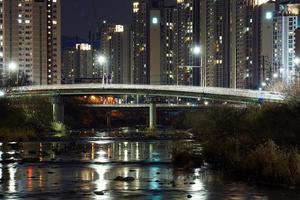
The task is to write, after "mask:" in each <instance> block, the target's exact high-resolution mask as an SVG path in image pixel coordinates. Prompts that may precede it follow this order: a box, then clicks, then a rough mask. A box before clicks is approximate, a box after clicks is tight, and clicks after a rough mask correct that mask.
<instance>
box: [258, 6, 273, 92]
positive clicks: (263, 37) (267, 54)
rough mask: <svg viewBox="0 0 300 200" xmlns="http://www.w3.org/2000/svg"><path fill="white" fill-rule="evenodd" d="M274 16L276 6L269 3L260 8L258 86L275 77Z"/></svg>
mask: <svg viewBox="0 0 300 200" xmlns="http://www.w3.org/2000/svg"><path fill="white" fill-rule="evenodd" d="M275 16H276V4H275V2H274V1H269V2H266V3H264V4H262V5H261V6H260V54H259V60H260V68H259V83H260V86H263V85H265V84H267V83H268V82H270V81H272V79H273V78H275V77H276V76H277V75H276V74H274V73H275V69H274V66H273V50H274V49H273V47H274V41H273V40H274V20H273V19H274V17H275Z"/></svg>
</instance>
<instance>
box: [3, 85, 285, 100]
mask: <svg viewBox="0 0 300 200" xmlns="http://www.w3.org/2000/svg"><path fill="white" fill-rule="evenodd" d="M78 95H145V96H149V97H181V98H203V99H215V100H224V101H234V102H241V103H243V102H245V103H247V102H261V101H267V102H281V101H283V100H284V99H285V95H284V94H282V93H278V92H270V91H257V90H244V89H231V88H215V87H197V86H169V85H168V86H167V85H129V84H70V85H43V86H26V87H15V88H11V89H9V90H7V91H5V96H7V97H22V96H52V97H55V96H78Z"/></svg>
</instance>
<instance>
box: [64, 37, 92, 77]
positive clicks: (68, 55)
mask: <svg viewBox="0 0 300 200" xmlns="http://www.w3.org/2000/svg"><path fill="white" fill-rule="evenodd" d="M62 71H63V81H64V83H74V82H82V80H83V79H91V78H93V50H92V47H91V45H89V44H85V43H80V44H76V45H75V47H74V48H68V49H66V50H64V52H63V70H62Z"/></svg>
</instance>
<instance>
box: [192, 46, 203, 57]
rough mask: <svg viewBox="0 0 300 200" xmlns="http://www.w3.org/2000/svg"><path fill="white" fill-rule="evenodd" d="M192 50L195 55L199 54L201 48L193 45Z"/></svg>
mask: <svg viewBox="0 0 300 200" xmlns="http://www.w3.org/2000/svg"><path fill="white" fill-rule="evenodd" d="M192 51H193V54H194V55H195V56H199V55H200V54H201V48H200V46H194V47H193V49H192Z"/></svg>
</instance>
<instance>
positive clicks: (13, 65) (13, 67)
mask: <svg viewBox="0 0 300 200" xmlns="http://www.w3.org/2000/svg"><path fill="white" fill-rule="evenodd" d="M17 69H18V65H17V63H15V62H10V63H9V64H8V70H9V71H12V72H14V71H17Z"/></svg>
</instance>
